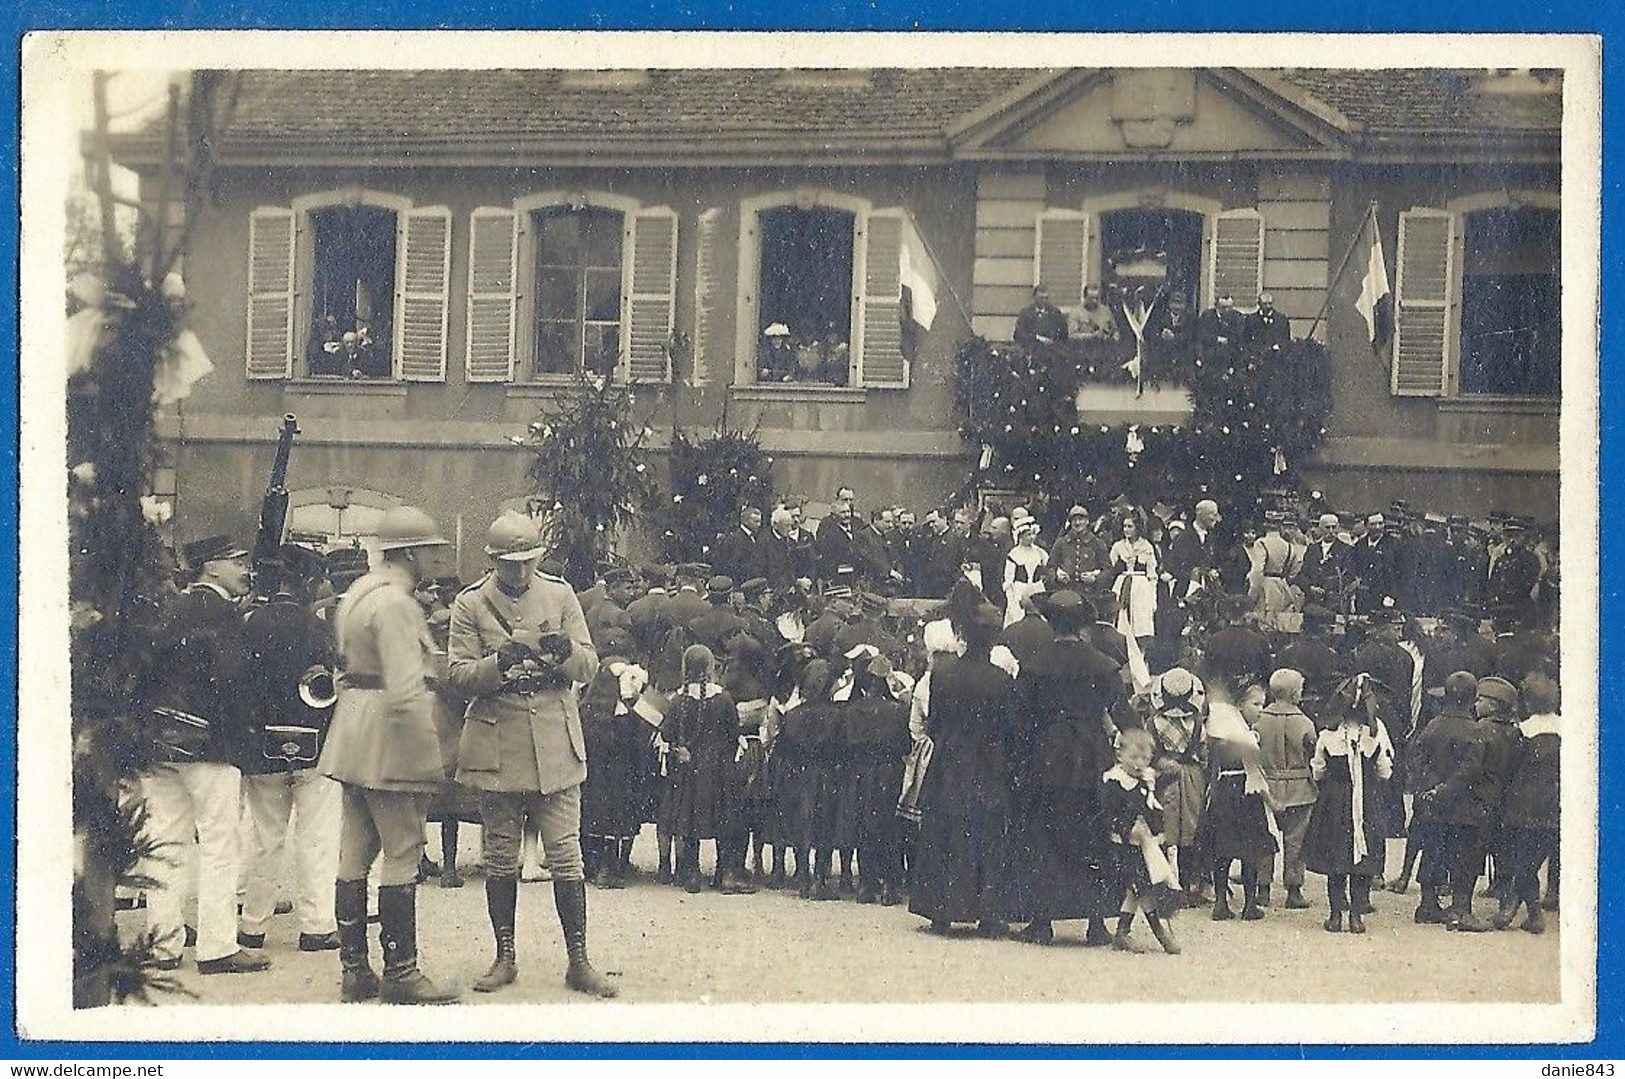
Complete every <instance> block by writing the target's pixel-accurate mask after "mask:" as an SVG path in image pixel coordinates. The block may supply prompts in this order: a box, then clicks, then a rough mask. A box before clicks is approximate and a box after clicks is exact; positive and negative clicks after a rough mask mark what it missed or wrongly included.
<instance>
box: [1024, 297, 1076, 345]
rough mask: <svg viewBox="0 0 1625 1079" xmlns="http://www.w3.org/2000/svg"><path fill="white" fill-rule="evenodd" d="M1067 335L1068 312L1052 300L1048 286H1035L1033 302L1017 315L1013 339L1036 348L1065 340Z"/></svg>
mask: <svg viewBox="0 0 1625 1079" xmlns="http://www.w3.org/2000/svg"><path fill="white" fill-rule="evenodd" d="M1066 335H1067V319H1066V312H1064V311H1062V310H1061V309H1060V308H1059V307H1056V306H1055V304H1054V303H1053V302H1051V300H1050V295H1049V289H1048V288H1046V287H1045V286H1043V285H1037V286H1035V287H1034V288H1033V300H1032V303H1030V304H1028V305H1027V306H1026V307H1023V308H1022V309H1021V313H1020V314H1018V315H1016V328H1015V331H1014V333H1012V334H1011V340H1013V341H1014V342H1015V343H1016V344H1018V345H1022V346H1024V347H1026V348H1034V347H1038V346H1043V345H1053V344H1055V343H1056V342H1058V341H1065V340H1066Z"/></svg>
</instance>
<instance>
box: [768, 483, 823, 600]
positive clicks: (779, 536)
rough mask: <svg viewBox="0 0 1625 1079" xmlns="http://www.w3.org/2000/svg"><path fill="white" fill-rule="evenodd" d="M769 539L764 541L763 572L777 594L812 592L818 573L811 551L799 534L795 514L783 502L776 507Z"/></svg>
mask: <svg viewBox="0 0 1625 1079" xmlns="http://www.w3.org/2000/svg"><path fill="white" fill-rule="evenodd" d="M768 524H769V529H768V533H767V535H765V536H763V537H761V540H760V543H761V553H762V572H761V576H763V577H766V578H767V580H768V583H769V584H771V585H772V586H773V590H774V591H775V592H788V591H790V590H791V589H793V588H803V589H806V588H811V587H812V582H813V577H814V576H815V575H816V573H817V567H816V566H815V564H814V558H813V556H812V549H811V548H810V547H809V546H808V545H807V544H805V543H804V542H802V540H801V539H800V537H799V535H798V533H797V531H796V513H795V511H794V510H792V509H791V508H790V507H789V506H786V505H784V504H783V503H782V502H781V503H780V504H779V505H777V506H774V507H773V515H772V517H771V518H770V519H769V522H768Z"/></svg>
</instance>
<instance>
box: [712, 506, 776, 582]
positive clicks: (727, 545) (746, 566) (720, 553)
mask: <svg viewBox="0 0 1625 1079" xmlns="http://www.w3.org/2000/svg"><path fill="white" fill-rule="evenodd" d="M761 532H762V511H761V510H760V509H758V508H756V507H755V506H743V507H741V508H740V510H739V525H738V527H736V528H733V529H731V530H730V531H728V532H726V533H724V534H723V535H722V536H721V537H720V538H718V540H717V543H716V547H715V549H714V550H713V552H712V555H711V564H712V565H713V566H715V567H716V570H717V572H718V573H722V574H726V575H728V576H729V577H732V578H733V579H734V580H736V581H748V580H750V579H751V578H753V577H765V576H766V575H767V550H766V546H765V544H764V542H763V537H762V535H761Z"/></svg>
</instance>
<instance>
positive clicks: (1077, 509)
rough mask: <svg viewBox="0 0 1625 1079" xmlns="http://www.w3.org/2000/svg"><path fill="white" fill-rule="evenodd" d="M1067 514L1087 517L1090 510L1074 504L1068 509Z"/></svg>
mask: <svg viewBox="0 0 1625 1079" xmlns="http://www.w3.org/2000/svg"><path fill="white" fill-rule="evenodd" d="M1066 515H1067V516H1068V517H1087V516H1089V511H1088V510H1086V509H1084V508H1083V507H1082V506H1073V507H1072V508H1071V509H1069V510H1067V511H1066Z"/></svg>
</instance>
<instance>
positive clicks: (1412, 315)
mask: <svg viewBox="0 0 1625 1079" xmlns="http://www.w3.org/2000/svg"><path fill="white" fill-rule="evenodd" d="M1454 225H1455V218H1454V217H1452V216H1451V215H1450V214H1448V213H1445V212H1443V211H1441V210H1407V211H1405V212H1404V213H1402V214H1400V215H1399V281H1398V288H1397V289H1396V292H1395V297H1394V299H1395V305H1396V306H1395V311H1394V363H1393V368H1392V374H1391V376H1390V377H1391V380H1392V382H1391V386H1390V389H1391V390H1392V391H1393V393H1394V395H1395V396H1396V397H1437V396H1439V395H1440V394H1442V393H1443V392H1444V389H1445V376H1446V373H1447V371H1448V370H1449V368H1448V363H1447V361H1448V357H1449V340H1450V283H1451V278H1452V275H1453V273H1454V270H1455V246H1456V245H1455V235H1454Z"/></svg>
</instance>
